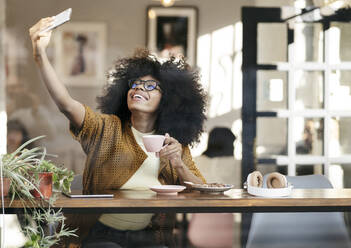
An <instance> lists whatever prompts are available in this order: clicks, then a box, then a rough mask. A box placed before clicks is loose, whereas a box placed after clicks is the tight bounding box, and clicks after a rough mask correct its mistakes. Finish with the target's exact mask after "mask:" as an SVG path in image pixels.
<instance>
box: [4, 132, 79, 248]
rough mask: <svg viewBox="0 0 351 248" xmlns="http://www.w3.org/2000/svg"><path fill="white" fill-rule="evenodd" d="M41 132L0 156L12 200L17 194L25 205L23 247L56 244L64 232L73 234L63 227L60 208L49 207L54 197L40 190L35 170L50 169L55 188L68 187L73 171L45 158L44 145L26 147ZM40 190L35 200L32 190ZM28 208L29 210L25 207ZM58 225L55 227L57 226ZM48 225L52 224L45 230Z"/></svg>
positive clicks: (39, 181)
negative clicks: (25, 240) (38, 199)
mask: <svg viewBox="0 0 351 248" xmlns="http://www.w3.org/2000/svg"><path fill="white" fill-rule="evenodd" d="M43 137H44V136H40V137H37V138H34V139H32V140H29V141H28V142H26V143H24V144H23V145H22V146H21V147H19V148H18V149H17V150H16V151H15V152H13V153H10V154H5V155H3V156H2V157H0V161H1V162H0V165H1V166H2V172H3V176H4V177H7V178H9V180H10V182H11V183H10V190H9V196H10V197H11V201H10V205H11V204H12V201H13V200H14V199H15V198H17V199H19V200H21V202H22V205H23V206H24V209H23V210H24V219H26V220H27V221H25V225H23V226H22V230H23V233H24V234H25V236H26V237H27V239H28V242H27V243H26V244H25V247H38V248H39V247H44V248H49V247H51V246H53V245H54V244H56V243H57V242H58V241H59V240H60V238H62V237H64V236H75V234H74V232H75V230H68V229H67V228H66V227H65V223H64V220H65V217H64V216H63V214H62V213H61V210H59V211H56V210H54V209H53V208H51V207H52V206H53V204H54V202H55V197H47V196H48V195H47V194H46V192H44V191H43V192H42V193H40V187H38V186H39V185H40V183H41V182H43V179H40V178H39V176H38V174H39V172H40V171H44V172H50V173H52V180H53V181H52V182H53V186H54V188H56V190H59V191H69V189H70V183H71V181H72V180H73V172H71V171H68V170H67V169H65V168H62V167H58V166H55V164H53V163H52V162H50V161H48V160H45V157H46V156H47V154H46V149H45V147H35V148H32V149H26V146H27V145H28V144H30V143H32V142H34V141H36V140H38V139H40V138H43ZM34 191H36V192H39V197H41V198H42V200H41V201H37V200H36V198H35V197H34V196H33V195H32V192H34ZM29 208H30V211H28V210H27V209H29ZM58 225H59V226H60V228H59V229H57V230H56V228H55V227H56V226H58ZM47 227H52V228H51V229H53V230H52V231H51V232H49V233H48V232H47V231H46V229H47Z"/></svg>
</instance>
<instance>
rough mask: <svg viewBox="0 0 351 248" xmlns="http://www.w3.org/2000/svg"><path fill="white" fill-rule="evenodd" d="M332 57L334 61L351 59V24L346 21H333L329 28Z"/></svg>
mask: <svg viewBox="0 0 351 248" xmlns="http://www.w3.org/2000/svg"><path fill="white" fill-rule="evenodd" d="M329 33H330V37H332V39H330V51H331V52H330V59H331V61H332V62H333V63H338V62H340V61H351V42H350V41H351V24H350V23H346V22H333V23H331V24H330V29H329Z"/></svg>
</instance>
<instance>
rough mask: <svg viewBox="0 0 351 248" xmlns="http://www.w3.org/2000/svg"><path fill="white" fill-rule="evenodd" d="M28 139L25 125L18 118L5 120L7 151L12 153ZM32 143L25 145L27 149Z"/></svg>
mask: <svg viewBox="0 0 351 248" xmlns="http://www.w3.org/2000/svg"><path fill="white" fill-rule="evenodd" d="M28 140H29V134H28V131H27V129H26V127H25V126H24V125H23V123H22V122H20V121H19V120H9V121H8V122H7V153H12V152H14V151H16V150H17V148H19V147H20V146H21V145H23V144H24V143H26V142H27V141H28ZM32 147H33V144H29V145H27V149H30V148H32Z"/></svg>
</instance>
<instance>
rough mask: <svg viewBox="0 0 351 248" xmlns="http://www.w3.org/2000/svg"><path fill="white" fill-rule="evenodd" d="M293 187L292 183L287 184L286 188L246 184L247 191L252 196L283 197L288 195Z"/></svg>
mask: <svg viewBox="0 0 351 248" xmlns="http://www.w3.org/2000/svg"><path fill="white" fill-rule="evenodd" d="M292 189H293V186H292V185H289V186H288V187H286V188H276V189H272V188H259V187H252V186H247V192H248V193H249V194H250V195H254V196H262V197H284V196H289V195H290V194H291V191H292Z"/></svg>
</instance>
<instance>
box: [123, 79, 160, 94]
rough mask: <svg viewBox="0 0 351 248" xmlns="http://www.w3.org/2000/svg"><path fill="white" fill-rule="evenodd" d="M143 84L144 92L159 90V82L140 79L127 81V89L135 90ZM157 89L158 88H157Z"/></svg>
mask: <svg viewBox="0 0 351 248" xmlns="http://www.w3.org/2000/svg"><path fill="white" fill-rule="evenodd" d="M140 84H143V86H144V89H145V90H146V91H152V90H154V89H157V90H160V87H159V82H157V81H156V80H152V79H150V80H142V79H132V80H129V88H131V89H135V88H136V87H137V86H138V85H140ZM157 87H158V88H157Z"/></svg>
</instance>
